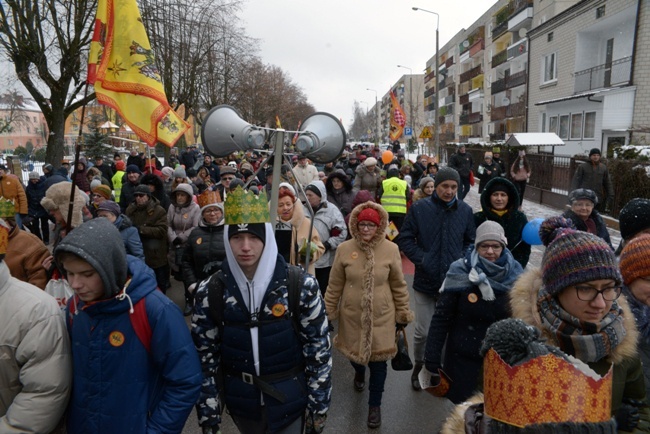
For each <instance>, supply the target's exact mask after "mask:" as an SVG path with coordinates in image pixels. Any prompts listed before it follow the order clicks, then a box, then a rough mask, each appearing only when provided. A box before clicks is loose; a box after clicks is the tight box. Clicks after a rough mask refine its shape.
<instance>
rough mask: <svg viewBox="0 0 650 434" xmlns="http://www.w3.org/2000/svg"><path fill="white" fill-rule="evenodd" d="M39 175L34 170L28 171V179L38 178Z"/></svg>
mask: <svg viewBox="0 0 650 434" xmlns="http://www.w3.org/2000/svg"><path fill="white" fill-rule="evenodd" d="M40 177H41V175H39V174H38V172H36V171H32V172H29V179H40Z"/></svg>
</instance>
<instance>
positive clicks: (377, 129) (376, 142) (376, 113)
mask: <svg viewBox="0 0 650 434" xmlns="http://www.w3.org/2000/svg"><path fill="white" fill-rule="evenodd" d="M366 90H369V91H371V92H375V146H379V106H378V105H377V91H376V90H375V89H370V88H366Z"/></svg>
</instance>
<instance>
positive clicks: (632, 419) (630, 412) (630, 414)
mask: <svg viewBox="0 0 650 434" xmlns="http://www.w3.org/2000/svg"><path fill="white" fill-rule="evenodd" d="M630 401H633V402H637V403H639V401H634V400H628V399H625V400H623V404H621V406H620V407H619V409H618V410H617V411H616V415H615V416H614V418H615V419H616V426H617V428H618V430H620V431H628V432H632V431H634V428H636V426H637V425H638V423H639V409H638V408H637V406H636V405H634V404H633V403H631V402H630ZM641 404H643V403H641Z"/></svg>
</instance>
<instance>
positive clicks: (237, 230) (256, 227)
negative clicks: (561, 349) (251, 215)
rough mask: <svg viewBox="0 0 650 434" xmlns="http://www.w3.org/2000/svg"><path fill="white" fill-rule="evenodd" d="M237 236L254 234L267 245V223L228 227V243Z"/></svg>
mask: <svg viewBox="0 0 650 434" xmlns="http://www.w3.org/2000/svg"><path fill="white" fill-rule="evenodd" d="M237 234H252V235H255V236H256V237H257V238H259V239H260V240H262V242H263V243H264V244H266V226H265V223H243V224H239V225H229V226H228V241H230V239H231V238H232V237H234V236H235V235H237Z"/></svg>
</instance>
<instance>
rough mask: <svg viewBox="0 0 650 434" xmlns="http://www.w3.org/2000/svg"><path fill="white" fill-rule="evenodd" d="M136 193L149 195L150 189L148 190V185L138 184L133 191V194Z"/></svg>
mask: <svg viewBox="0 0 650 434" xmlns="http://www.w3.org/2000/svg"><path fill="white" fill-rule="evenodd" d="M136 194H146V195H147V196H149V197H151V190H149V186H148V185H142V184H140V185H138V186H137V187H136V188H135V190H134V191H133V195H134V196H135V195H136Z"/></svg>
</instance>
